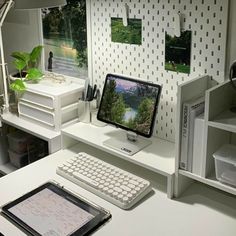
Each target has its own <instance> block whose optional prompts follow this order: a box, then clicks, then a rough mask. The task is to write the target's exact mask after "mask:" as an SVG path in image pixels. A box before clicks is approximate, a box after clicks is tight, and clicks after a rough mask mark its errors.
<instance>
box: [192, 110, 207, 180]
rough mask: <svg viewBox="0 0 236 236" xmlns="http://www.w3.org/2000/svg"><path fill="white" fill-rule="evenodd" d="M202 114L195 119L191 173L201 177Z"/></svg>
mask: <svg viewBox="0 0 236 236" xmlns="http://www.w3.org/2000/svg"><path fill="white" fill-rule="evenodd" d="M203 137H204V113H202V114H200V115H199V116H197V117H196V118H195V121H194V136H193V166H192V172H193V173H194V174H196V175H199V176H201V174H202V173H201V166H202V161H203V145H204V138H203Z"/></svg>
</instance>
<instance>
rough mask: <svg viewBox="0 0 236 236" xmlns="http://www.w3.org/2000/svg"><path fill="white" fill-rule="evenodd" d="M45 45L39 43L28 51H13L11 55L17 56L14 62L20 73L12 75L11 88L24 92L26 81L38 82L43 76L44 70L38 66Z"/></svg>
mask: <svg viewBox="0 0 236 236" xmlns="http://www.w3.org/2000/svg"><path fill="white" fill-rule="evenodd" d="M42 49H43V46H41V45H39V46H36V47H34V48H33V50H32V51H31V52H30V53H28V52H13V53H12V54H11V56H12V57H13V58H15V60H14V61H13V64H14V66H15V68H16V69H17V71H18V73H17V74H15V75H13V76H11V80H12V82H11V83H10V88H11V89H12V90H13V91H15V92H19V93H22V92H24V91H25V89H26V86H25V82H28V81H31V82H34V83H37V82H38V81H39V80H40V79H41V78H42V76H43V73H42V71H41V70H40V69H39V68H38V63H39V59H40V56H41V52H42Z"/></svg>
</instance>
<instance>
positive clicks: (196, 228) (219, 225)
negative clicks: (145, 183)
mask: <svg viewBox="0 0 236 236" xmlns="http://www.w3.org/2000/svg"><path fill="white" fill-rule="evenodd" d="M77 151H78V146H75V147H73V148H71V149H70V150H61V151H58V152H57V153H54V154H52V155H50V156H48V157H46V158H43V159H41V160H40V161H37V162H35V163H33V164H31V165H29V166H26V167H24V168H21V169H19V170H17V171H15V172H13V173H11V174H9V175H7V176H4V177H2V178H0V205H3V204H6V203H7V202H9V201H11V200H13V199H15V198H17V197H19V196H21V195H22V194H24V193H26V192H28V191H30V190H32V189H33V188H36V187H37V186H39V185H41V184H42V183H44V182H46V181H48V180H50V179H53V180H55V181H57V182H59V183H61V184H62V185H65V186H66V187H67V188H69V189H71V190H73V191H75V192H77V193H79V194H80V195H82V196H84V197H86V198H88V199H89V200H91V201H93V202H95V203H97V204H99V205H100V206H102V207H104V208H106V209H108V210H110V211H111V213H112V219H111V221H110V222H108V223H107V224H106V225H104V226H103V227H101V228H100V229H99V230H98V231H96V232H95V233H94V235H96V236H111V235H112V236H120V235H125V236H126V235H127V236H141V235H152V236H153V235H154V236H155V235H158V236H172V235H173V236H175V235H176V236H180V235H181V236H199V235H202V236H205V235H206V236H222V235H227V236H235V235H236V198H235V197H233V196H231V195H227V194H225V193H223V192H219V191H218V190H215V189H211V188H209V187H207V186H205V185H202V184H199V183H197V184H194V185H192V187H191V188H189V189H188V190H187V191H186V192H185V193H184V195H183V196H182V197H181V198H178V199H175V200H171V199H169V198H167V196H166V192H165V191H166V178H165V177H163V176H161V175H159V174H157V173H154V172H151V171H148V170H146V169H144V168H142V167H138V166H136V165H134V164H132V163H128V162H127V163H126V162H125V161H124V160H123V161H121V160H118V162H117V163H115V164H116V165H119V166H120V167H122V165H123V166H125V168H126V169H130V170H132V171H133V172H136V173H138V174H139V175H140V176H142V177H145V178H146V179H149V180H150V181H151V183H152V184H153V189H154V191H153V194H151V195H149V196H148V197H147V198H146V199H145V200H144V201H143V202H141V203H140V204H138V205H137V206H136V207H135V208H133V209H132V210H128V211H125V210H122V209H120V208H118V207H116V206H114V205H112V204H110V203H109V202H107V201H105V200H103V199H101V198H99V197H97V196H96V195H94V194H92V193H90V192H88V191H86V190H84V189H82V188H80V187H79V186H76V185H75V184H73V183H71V182H69V181H68V180H66V179H64V178H62V177H60V176H58V175H57V174H56V166H57V165H58V164H59V163H61V162H63V161H64V160H65V159H66V158H69V157H70V156H71V155H73V153H74V152H77ZM122 163H123V164H122ZM0 232H2V233H4V234H5V235H11V236H15V235H16V236H20V235H24V233H23V232H21V231H20V230H19V229H18V228H16V227H15V226H14V225H12V224H11V223H10V222H9V221H7V220H6V219H5V218H3V217H2V216H0Z"/></svg>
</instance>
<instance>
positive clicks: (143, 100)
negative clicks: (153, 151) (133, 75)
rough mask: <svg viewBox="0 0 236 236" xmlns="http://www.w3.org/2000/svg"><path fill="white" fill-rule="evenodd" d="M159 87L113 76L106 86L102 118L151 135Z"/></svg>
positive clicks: (101, 111)
mask: <svg viewBox="0 0 236 236" xmlns="http://www.w3.org/2000/svg"><path fill="white" fill-rule="evenodd" d="M157 95H158V87H154V86H151V85H148V84H144V83H139V82H135V81H131V80H125V79H122V78H116V77H113V76H110V77H108V79H107V83H106V85H105V88H104V94H103V99H102V104H101V108H100V114H99V116H100V118H101V119H103V120H105V121H110V122H111V123H113V124H114V123H115V124H119V125H121V126H123V127H127V128H128V129H131V130H133V131H138V132H139V133H142V134H145V135H149V134H150V132H151V125H152V119H153V112H154V111H155V104H156V99H157Z"/></svg>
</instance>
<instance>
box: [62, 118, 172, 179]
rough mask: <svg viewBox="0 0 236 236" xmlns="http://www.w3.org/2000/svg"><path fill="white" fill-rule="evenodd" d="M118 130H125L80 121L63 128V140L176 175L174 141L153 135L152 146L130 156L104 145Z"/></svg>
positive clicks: (168, 175) (166, 174)
mask: <svg viewBox="0 0 236 236" xmlns="http://www.w3.org/2000/svg"><path fill="white" fill-rule="evenodd" d="M116 132H124V131H121V130H119V129H116V128H114V127H111V126H105V127H97V126H94V125H91V124H85V123H82V122H80V123H76V124H74V125H71V126H69V127H67V128H65V129H63V130H62V137H63V138H64V140H63V141H65V138H66V137H70V138H72V139H74V140H77V141H80V142H83V143H85V144H88V145H91V146H92V147H95V148H97V149H100V150H102V151H105V152H108V153H110V154H112V155H115V156H117V157H119V158H122V159H124V160H126V161H129V162H132V163H135V164H137V165H139V166H142V167H144V168H146V169H149V170H152V171H154V172H156V173H159V174H162V175H164V176H167V177H170V176H173V175H174V172H175V145H174V143H171V142H168V141H165V140H162V139H158V138H154V137H153V138H151V140H152V144H151V145H150V146H148V147H146V148H145V149H143V150H141V151H139V152H138V153H136V154H134V155H133V156H128V155H126V154H123V153H121V152H119V151H116V150H114V149H112V148H109V147H107V146H104V145H103V142H104V141H105V140H107V139H109V138H110V137H111V136H113V135H115V133H116ZM124 141H125V140H124Z"/></svg>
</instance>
